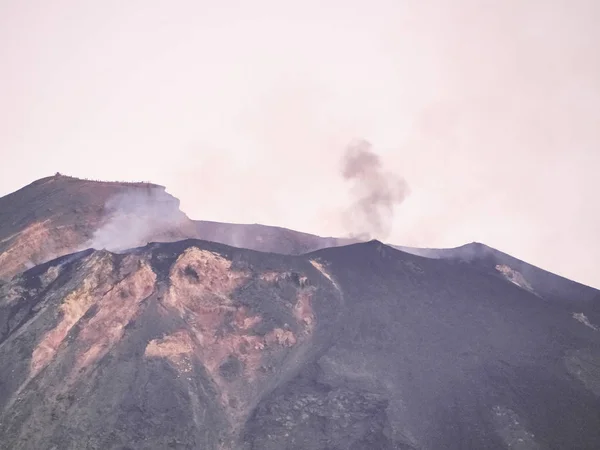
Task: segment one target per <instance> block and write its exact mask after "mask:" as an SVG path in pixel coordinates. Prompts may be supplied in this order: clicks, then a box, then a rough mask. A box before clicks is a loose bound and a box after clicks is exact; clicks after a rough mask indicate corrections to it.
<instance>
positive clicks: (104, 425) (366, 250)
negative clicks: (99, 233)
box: [0, 240, 600, 450]
mask: <svg viewBox="0 0 600 450" xmlns="http://www.w3.org/2000/svg"><path fill="white" fill-rule="evenodd" d="M1 289H2V294H1V300H0V358H1V359H2V361H3V364H2V366H1V367H0V408H1V413H0V436H1V438H2V439H1V441H0V442H1V444H0V448H6V449H8V448H11V449H33V448H35V449H53V448H56V449H75V448H90V449H96V448H97V449H123V448H136V449H137V448H145V449H159V448H181V449H200V448H208V449H224V448H232V449H240V450H248V449H340V450H341V449H354V450H358V449H465V448H472V449H508V448H527V449H530V448H540V449H542V448H556V449H559V448H561V449H562V448H572V449H595V448H598V445H599V443H600V408H599V406H600V402H599V400H598V395H599V394H600V391H599V388H598V387H599V386H600V372H599V371H598V370H597V367H600V351H599V349H600V336H599V334H598V331H597V330H595V329H593V328H591V327H590V326H587V325H585V324H584V323H582V321H581V320H578V319H576V318H575V317H574V316H573V314H572V313H573V312H575V311H569V310H567V309H565V306H564V304H559V303H557V302H554V301H550V300H548V299H546V298H545V297H544V296H543V295H540V294H536V293H532V292H530V291H529V290H527V289H524V288H522V287H520V286H518V285H516V284H515V283H513V282H511V281H510V280H508V279H506V278H504V277H502V276H497V275H496V274H492V273H488V272H486V271H485V270H482V269H481V268H477V267H472V266H471V265H465V264H464V263H461V262H458V261H454V260H444V259H429V258H423V257H419V256H416V255H411V254H408V253H404V252H400V251H398V250H395V249H393V248H391V247H388V246H385V245H383V244H381V243H379V242H377V241H372V242H369V243H364V244H355V245H350V246H345V247H337V248H330V249H323V250H319V251H317V252H314V253H311V254H307V255H304V256H284V255H277V254H267V253H260V252H255V251H250V250H244V249H237V248H232V247H228V246H224V245H220V244H214V243H209V242H205V241H197V240H187V241H181V242H174V243H160V244H158V243H156V244H150V245H148V246H145V247H142V248H138V249H133V250H130V251H127V252H125V253H124V254H120V255H117V254H112V253H110V252H106V251H91V250H90V251H85V252H81V253H78V254H74V255H71V256H67V257H64V258H60V259H58V260H55V261H52V262H49V263H47V264H44V265H41V266H38V267H35V268H33V269H30V270H29V271H27V272H25V273H23V274H22V275H19V276H17V277H15V278H14V279H13V280H12V281H11V282H8V283H6V284H4V285H3V286H2V287H1ZM565 302H566V299H565V301H564V302H563V303H565ZM577 306H578V307H579V310H578V311H577V312H579V313H581V314H583V315H584V316H585V317H596V315H597V314H598V312H599V311H598V309H599V305H598V304H597V303H595V302H588V303H586V304H584V303H580V304H578V305H577ZM590 324H591V325H598V324H597V323H594V322H593V321H591V319H590Z"/></svg>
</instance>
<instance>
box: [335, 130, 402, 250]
mask: <svg viewBox="0 0 600 450" xmlns="http://www.w3.org/2000/svg"><path fill="white" fill-rule="evenodd" d="M341 175H342V177H343V178H344V180H346V181H347V182H348V183H351V184H352V186H351V196H352V204H351V205H350V207H349V208H348V210H346V211H345V214H344V217H343V222H344V226H345V227H346V230H347V231H348V234H349V235H350V237H352V238H355V239H360V240H369V239H376V238H377V239H384V238H386V237H387V236H389V234H390V232H391V230H392V226H393V222H394V209H395V207H396V206H398V205H400V204H401V203H402V202H403V201H404V199H405V198H406V197H407V195H408V194H409V192H410V191H409V187H408V184H407V183H406V181H405V180H404V179H403V178H402V177H400V176H398V175H396V174H394V173H392V172H390V171H387V170H385V168H384V166H383V164H382V162H381V159H380V157H379V155H377V154H376V153H375V152H374V151H373V147H372V145H371V143H370V142H368V141H366V140H364V139H361V140H357V141H354V142H352V143H351V144H350V145H349V146H348V147H347V149H346V152H345V153H344V156H343V158H342V170H341Z"/></svg>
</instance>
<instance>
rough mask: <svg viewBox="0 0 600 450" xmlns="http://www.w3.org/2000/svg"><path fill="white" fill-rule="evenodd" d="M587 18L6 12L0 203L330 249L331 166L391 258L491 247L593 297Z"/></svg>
mask: <svg viewBox="0 0 600 450" xmlns="http://www.w3.org/2000/svg"><path fill="white" fill-rule="evenodd" d="M599 23H600V2H598V1H597V0H569V1H560V0H545V1H542V0H539V1H538V0H520V1H512V0H503V1H501V0H498V1H485V0H480V1H475V0H455V1H450V0H432V1H426V0H421V1H418V0H405V1H399V0H395V1H392V0H388V1H383V0H368V1H363V0H345V1H341V0H335V1H312V0H303V1H294V2H292V1H285V0H278V1H261V0H254V1H245V2H242V1H238V2H234V1H219V2H215V1H201V0H195V1H191V0H190V1H176V0H171V1H158V0H119V1H112V0H104V1H87V0H53V1H45V0H44V1H42V0H40V1H29V0H13V1H9V0H0V69H1V70H0V151H1V152H2V155H1V156H2V166H1V173H0V195H4V194H7V193H9V192H11V191H14V190H16V189H18V188H20V187H22V186H23V185H25V184H28V183H29V182H31V181H33V180H34V179H37V178H40V177H43V176H47V175H51V174H53V173H54V172H56V171H60V172H62V173H65V174H68V175H74V176H79V177H91V178H99V179H107V180H150V181H154V182H157V183H160V184H163V185H166V186H167V190H168V191H169V192H170V193H172V194H173V195H175V196H176V197H178V198H179V199H181V201H182V209H183V210H184V211H185V212H186V213H187V214H188V215H189V216H190V217H192V218H194V219H207V220H219V221H232V222H245V223H254V222H258V223H266V224H272V225H280V226H285V227H289V228H293V229H297V230H302V231H307V232H312V233H316V234H320V235H338V236H339V235H343V234H344V233H345V232H346V230H344V227H343V226H342V223H341V221H340V220H339V217H340V215H341V212H342V211H343V210H344V209H345V208H346V206H347V205H348V202H349V196H348V186H346V185H345V184H344V181H343V179H342V177H341V176H340V161H339V160H340V157H341V155H342V154H343V152H344V147H345V146H346V144H348V143H349V142H350V141H351V140H352V139H354V138H364V139H367V140H369V141H370V142H372V144H373V145H374V149H375V151H377V152H378V153H379V154H380V155H381V157H382V159H383V160H384V161H385V164H386V167H387V168H388V169H389V170H393V171H395V172H396V173H397V174H399V175H401V176H402V177H404V178H405V179H406V181H407V183H408V185H409V186H410V190H411V193H410V195H409V197H408V198H407V200H406V201H405V202H404V203H403V204H402V205H400V206H399V207H398V208H397V209H396V215H395V221H394V226H393V232H392V234H391V235H390V236H387V237H382V238H383V240H385V241H387V242H391V243H394V244H399V245H412V246H427V247H452V246H457V245H461V244H464V243H467V242H471V241H479V242H484V243H486V244H488V245H490V246H492V247H495V248H498V249H500V250H503V251H506V252H508V253H510V254H512V255H514V256H516V257H519V258H521V259H525V260H527V261H529V262H531V263H534V264H536V265H539V266H542V267H544V268H546V269H548V270H551V271H553V272H556V273H559V274H561V275H564V276H567V277H569V278H572V279H575V280H577V281H582V282H584V283H587V284H590V285H593V286H596V287H600V270H599V268H600V256H599V255H600V232H599V231H598V230H600V199H599V198H598V194H600V189H599V187H598V186H599V185H600V183H599V181H598V180H600V178H599V175H598V174H599V172H600V170H599V169H600V27H598V24H599Z"/></svg>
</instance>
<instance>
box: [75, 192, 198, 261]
mask: <svg viewBox="0 0 600 450" xmlns="http://www.w3.org/2000/svg"><path fill="white" fill-rule="evenodd" d="M103 222H104V223H103V224H102V226H101V227H100V228H99V229H98V230H96V231H95V232H94V236H93V237H92V239H91V240H90V241H89V242H88V243H87V245H86V247H88V248H89V247H93V248H95V249H106V250H110V251H122V250H126V249H129V248H133V247H139V246H142V245H146V244H147V243H148V242H151V241H171V240H176V239H183V238H185V237H187V236H186V232H185V227H186V226H187V225H188V224H190V220H189V219H188V218H187V216H186V215H185V214H184V213H183V212H181V211H180V210H179V201H178V200H177V199H175V198H174V197H172V196H170V195H168V194H166V193H165V191H164V189H163V188H162V187H158V186H150V187H148V188H145V189H143V190H136V191H129V192H124V193H121V194H117V195H115V196H113V197H111V198H110V199H109V200H108V201H107V202H106V205H105V218H104V221H103Z"/></svg>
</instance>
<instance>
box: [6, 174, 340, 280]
mask: <svg viewBox="0 0 600 450" xmlns="http://www.w3.org/2000/svg"><path fill="white" fill-rule="evenodd" d="M187 238H197V239H203V240H207V241H213V242H220V243H224V244H227V245H232V246H235V247H243V248H249V249H254V250H259V251H268V252H274V253H283V254H300V253H306V252H310V251H314V250H317V249H321V248H325V247H330V246H335V245H343V244H347V243H350V242H351V241H350V240H347V239H336V238H321V237H319V236H315V235H311V234H306V233H299V232H296V231H292V230H287V229H284V228H279V227H270V226H264V225H238V224H226V223H218V222H209V221H192V220H190V219H189V218H188V217H187V216H186V215H185V214H184V213H183V212H182V211H181V210H180V209H179V200H178V199H177V198H175V197H173V196H172V195H170V194H168V193H167V192H166V191H165V188H164V187H163V186H159V185H155V184H149V183H118V182H101V181H91V180H82V179H78V178H73V177H68V176H64V175H59V174H57V175H55V176H52V177H47V178H43V179H40V180H37V181H35V182H33V183H31V184H30V185H28V186H25V187H23V188H22V189H20V190H18V191H16V192H14V193H12V194H9V195H6V196H4V197H2V198H0V280H2V279H4V280H7V279H10V278H11V277H12V276H14V275H15V274H17V273H20V272H22V271H23V270H25V269H27V268H30V267H33V266H34V265H37V264H41V263H44V262H47V261H49V260H51V259H54V258H56V257H59V256H61V255H66V254H69V253H73V252H76V251H79V250H83V249H86V248H90V247H93V248H96V249H103V248H106V249H109V250H113V251H121V250H125V249H128V248H133V247H138V246H142V245H145V244H146V243H148V242H173V241H177V240H182V239H187Z"/></svg>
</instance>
